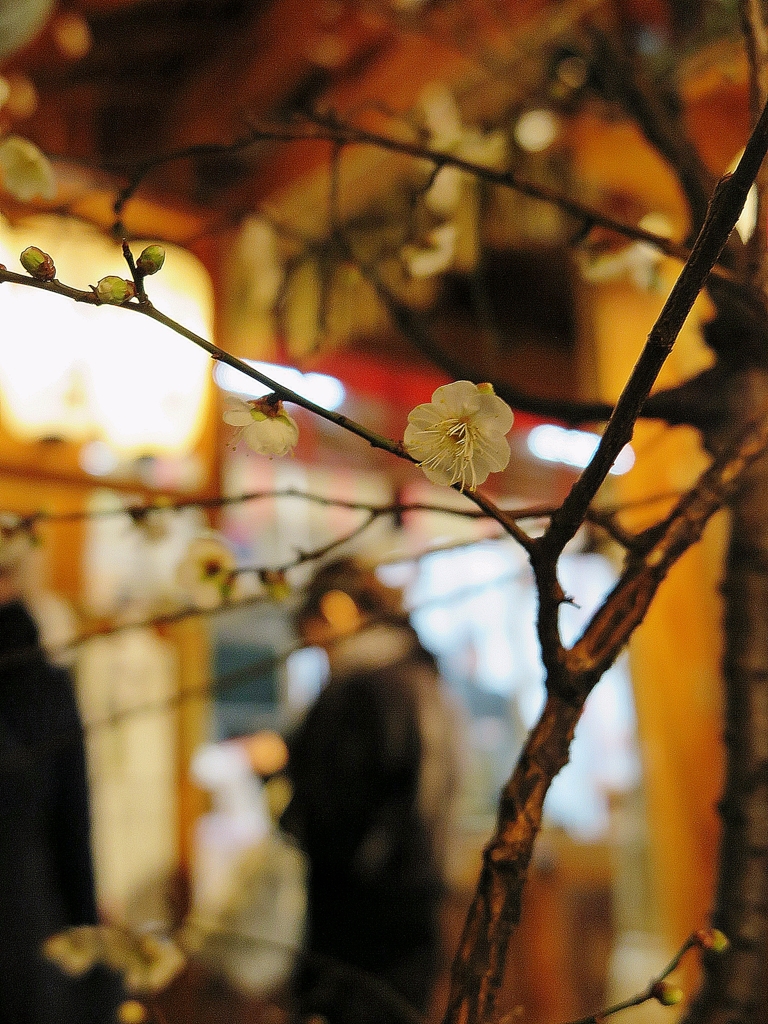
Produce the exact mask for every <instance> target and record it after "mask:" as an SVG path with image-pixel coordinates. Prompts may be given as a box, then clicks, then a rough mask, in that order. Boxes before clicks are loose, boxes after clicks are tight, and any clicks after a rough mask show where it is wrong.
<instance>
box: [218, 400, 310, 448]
mask: <svg viewBox="0 0 768 1024" xmlns="http://www.w3.org/2000/svg"><path fill="white" fill-rule="evenodd" d="M235 403H236V404H235V405H234V406H233V407H232V408H231V409H227V410H226V411H225V413H224V422H225V423H228V424H229V425H230V426H231V427H240V430H238V432H237V435H236V440H235V443H237V441H239V440H240V438H242V439H243V440H244V441H245V443H246V444H247V445H248V447H249V448H251V449H252V450H253V451H255V452H258V453H259V455H269V456H272V455H288V454H289V452H291V451H293V449H294V448H295V446H296V442H297V441H298V440H299V428H298V427H297V426H296V421H295V420H294V418H293V417H292V416H289V414H288V413H287V412H286V411H285V409H284V407H283V403H282V402H281V401H280V400H279V399H278V398H276V397H275V395H267V396H266V398H258V399H255V400H254V401H250V402H244V401H242V400H240V399H236V400H235Z"/></svg>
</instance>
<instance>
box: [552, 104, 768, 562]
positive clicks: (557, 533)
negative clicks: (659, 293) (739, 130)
mask: <svg viewBox="0 0 768 1024" xmlns="http://www.w3.org/2000/svg"><path fill="white" fill-rule="evenodd" d="M766 150H768V107H766V108H765V109H764V110H763V113H762V115H761V117H760V120H759V121H758V123H757V126H756V127H755V130H754V131H753V133H752V135H751V137H750V139H749V141H748V143H747V146H746V149H745V150H744V155H743V156H742V158H741V160H740V161H739V164H738V166H737V168H736V170H735V171H734V172H733V174H732V175H728V176H726V177H725V178H723V179H722V180H721V182H720V183H719V185H718V187H717V188H716V190H715V193H714V195H713V197H712V202H711V203H710V206H709V210H708V212H707V217H706V220H705V222H704V225H703V227H702V229H701V232H700V233H699V236H698V238H697V239H696V243H695V245H694V247H693V250H692V252H691V256H690V258H689V260H688V262H687V263H686V264H685V266H684V267H683V269H682V271H681V272H680V276H679V277H678V279H677V281H676V282H675V284H674V286H673V288H672V291H671V292H670V294H669V296H668V298H667V301H666V302H665V304H664V307H663V309H662V311H661V313H660V315H659V317H658V319H657V321H656V323H655V324H654V326H653V327H652V328H651V332H650V334H649V335H648V340H647V341H646V344H645V347H644V348H643V351H642V352H641V354H640V358H639V359H638V361H637V363H636V364H635V367H634V369H633V370H632V373H631V374H630V377H629V380H628V381H627V383H626V385H625V387H624V390H623V391H622V393H621V395H620V397H619V400H618V402H617V403H616V408H615V409H614V412H613V415H612V416H611V419H610V420H609V422H608V425H607V427H606V429H605V433H604V434H603V437H602V439H601V441H600V444H599V446H598V449H597V451H596V452H595V455H594V457H593V459H592V461H591V462H590V464H589V465H588V466H587V468H586V469H585V470H584V472H583V473H582V474H581V476H580V477H579V479H578V480H577V481H576V483H575V484H574V486H573V488H572V489H571V491H570V493H569V494H568V496H567V498H566V499H565V501H564V502H563V505H562V508H561V509H560V511H559V512H558V513H557V514H556V515H555V516H554V517H553V519H552V522H551V524H550V527H549V530H548V531H547V533H546V534H545V537H544V538H542V541H540V542H539V543H540V544H541V546H542V548H544V549H546V551H547V552H548V557H550V558H552V559H553V560H554V559H555V558H556V557H557V556H558V555H559V553H560V552H561V551H562V550H563V548H564V547H565V545H566V544H567V543H568V541H569V540H570V539H571V537H573V535H574V534H575V532H576V530H577V529H578V527H579V525H580V524H581V522H582V521H583V518H584V513H585V512H586V510H587V508H588V507H589V505H590V503H591V502H592V500H593V498H594V497H595V495H596V493H597V491H598V489H599V488H600V486H601V485H602V483H603V481H604V480H605V478H606V476H607V475H608V473H609V471H610V469H611V466H612V465H613V463H614V462H615V460H616V458H617V456H618V454H619V452H620V451H621V449H622V448H623V447H624V445H625V444H627V443H628V442H629V441H630V440H631V437H632V432H633V430H634V425H635V422H636V421H637V418H638V415H639V414H640V410H641V409H642V407H643V405H644V404H645V401H646V399H647V398H648V395H649V392H650V390H651V387H652V386H653V384H654V382H655V380H656V378H657V376H658V374H659V372H660V370H661V367H662V366H663V365H664V362H665V360H666V358H667V356H668V355H669V353H670V352H671V351H672V347H673V346H674V343H675V341H676V339H677V336H678V334H679V333H680V329H681V328H682V326H683V323H684V322H685V320H686V318H687V316H688V314H689V312H690V310H691V307H692V306H693V303H694V301H695V300H696V297H697V295H698V294H699V292H700V291H701V289H702V288H703V287H704V284H705V283H706V280H707V277H708V276H709V272H710V270H711V269H712V267H713V266H714V264H715V262H716V260H717V258H718V257H719V255H720V253H721V251H722V249H723V246H724V245H725V243H726V242H727V240H728V236H729V235H730V233H731V231H732V230H733V227H734V225H735V223H736V221H737V220H738V217H739V214H740V213H741V210H742V208H743V206H744V202H745V200H746V198H747V193H748V192H749V189H750V187H751V185H752V182H753V181H754V179H755V176H756V174H757V172H758V171H759V169H760V165H761V164H762V162H763V159H764V157H765V153H766Z"/></svg>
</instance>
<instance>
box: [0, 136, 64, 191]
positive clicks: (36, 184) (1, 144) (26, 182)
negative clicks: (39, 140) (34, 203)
mask: <svg viewBox="0 0 768 1024" xmlns="http://www.w3.org/2000/svg"><path fill="white" fill-rule="evenodd" d="M0 172H2V178H3V188H4V189H5V191H6V192H8V193H9V195H12V196H13V198H14V199H18V201H19V202H20V203H28V202H29V201H30V200H31V199H34V198H35V196H40V198H41V199H53V198H54V196H55V195H56V175H55V174H54V172H53V167H51V164H50V163H49V161H48V159H47V158H46V157H45V156H44V154H43V153H41V152H40V150H39V149H38V148H37V146H36V145H35V144H34V143H33V142H30V141H29V139H22V138H21V137H20V136H19V135H6V136H5V138H4V139H0Z"/></svg>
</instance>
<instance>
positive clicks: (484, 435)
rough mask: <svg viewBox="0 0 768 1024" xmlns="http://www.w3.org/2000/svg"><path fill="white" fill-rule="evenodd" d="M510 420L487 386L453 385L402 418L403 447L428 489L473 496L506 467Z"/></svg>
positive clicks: (463, 382)
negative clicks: (453, 489) (405, 423)
mask: <svg viewBox="0 0 768 1024" xmlns="http://www.w3.org/2000/svg"><path fill="white" fill-rule="evenodd" d="M513 419H514V416H513V413H512V410H511V409H510V408H509V406H508V405H507V403H506V402H504V401H503V400H502V399H501V398H499V397H498V396H497V395H495V394H494V392H493V388H492V387H491V385H490V384H473V383H472V382H471V381H468V380H457V381H455V382H454V383H453V384H444V385H443V386H442V387H439V388H437V390H436V391H435V392H434V394H433V395H432V401H431V402H428V403H425V404H424V405H417V406H416V408H415V409H413V410H412V411H411V412H410V413H409V414H408V426H407V427H406V428H405V435H404V437H403V443H404V445H405V449H406V451H407V452H408V454H409V455H411V456H412V457H413V458H414V459H415V460H416V462H418V464H419V466H420V467H421V468H422V469H423V470H424V473H425V474H426V476H427V478H428V479H429V480H431V481H432V483H436V484H446V485H447V486H449V487H452V486H453V485H454V484H458V485H459V486H460V487H461V489H462V490H464V488H466V487H468V488H469V490H471V491H474V490H475V488H476V487H477V486H478V484H481V483H483V482H484V481H485V480H486V479H487V477H488V475H489V473H498V472H500V471H501V470H502V469H504V468H505V467H506V465H507V463H508V462H509V456H510V449H509V442H508V441H507V439H506V436H505V435H506V434H507V433H508V432H509V430H510V428H511V426H512V421H513Z"/></svg>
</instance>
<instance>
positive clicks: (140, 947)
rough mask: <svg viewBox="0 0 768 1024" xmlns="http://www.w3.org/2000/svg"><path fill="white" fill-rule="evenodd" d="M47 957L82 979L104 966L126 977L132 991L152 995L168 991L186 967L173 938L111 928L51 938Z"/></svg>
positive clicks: (71, 930)
mask: <svg viewBox="0 0 768 1024" xmlns="http://www.w3.org/2000/svg"><path fill="white" fill-rule="evenodd" d="M43 953H44V955H45V956H46V957H47V958H48V959H49V960H51V961H53V963H55V964H56V966H57V967H58V968H59V969H60V970H62V971H63V972H64V973H65V974H68V975H70V976H71V977H80V976H81V975H83V974H85V973H86V972H87V971H89V970H90V969H91V968H92V967H93V966H94V965H95V964H97V963H102V964H106V965H107V966H108V967H111V968H112V970H114V971H117V972H118V973H119V974H121V975H122V978H123V983H124V985H125V988H126V990H127V991H128V992H130V993H133V994H146V995H151V994H154V993H156V992H161V991H162V990H163V989H164V988H166V987H167V986H168V985H170V983H171V982H172V981H173V979H174V978H175V977H176V975H177V974H179V973H180V971H182V970H183V969H184V967H185V965H186V957H185V956H184V954H183V953H182V951H181V950H180V949H179V947H178V946H177V945H176V943H174V942H173V941H172V940H171V939H167V938H163V937H161V936H156V935H149V934H144V935H139V934H136V933H134V932H129V931H127V930H125V929H123V928H115V927H110V926H107V925H98V926H97V925H81V926H78V927H75V928H68V929H66V931H62V932H57V933H56V934H55V935H51V936H50V937H49V938H47V939H46V940H45V942H44V943H43Z"/></svg>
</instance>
